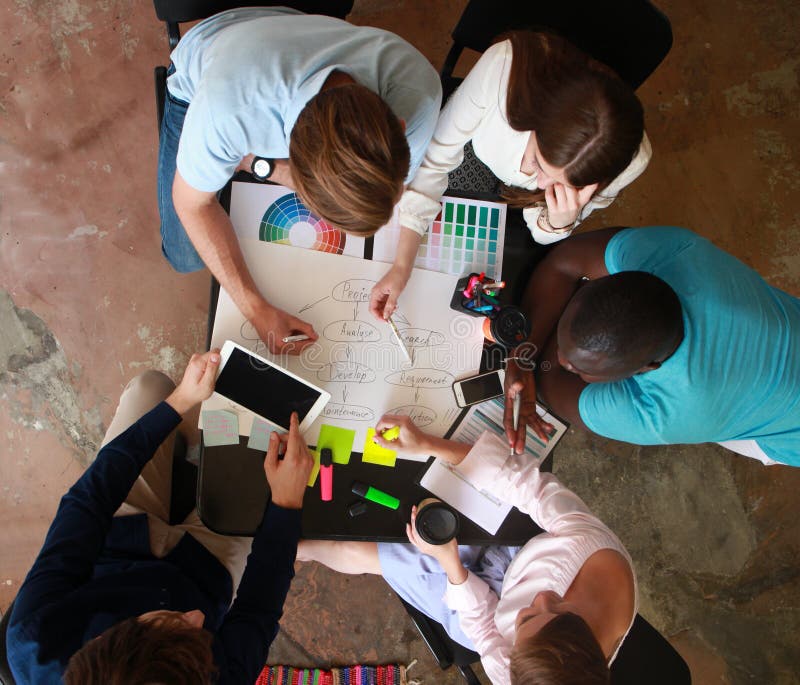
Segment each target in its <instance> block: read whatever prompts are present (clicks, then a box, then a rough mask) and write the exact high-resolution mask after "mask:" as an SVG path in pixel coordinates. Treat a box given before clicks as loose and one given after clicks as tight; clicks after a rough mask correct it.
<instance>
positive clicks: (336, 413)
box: [204, 239, 483, 451]
mask: <svg viewBox="0 0 800 685" xmlns="http://www.w3.org/2000/svg"><path fill="white" fill-rule="evenodd" d="M240 244H241V246H242V251H243V254H244V256H245V260H246V262H247V265H248V267H249V269H250V272H251V274H252V275H253V278H254V279H255V281H256V285H257V286H258V288H259V290H260V291H261V292H262V294H263V295H264V296H265V297H266V299H267V300H268V301H269V302H270V303H272V304H273V305H275V306H277V307H280V308H282V309H284V310H286V311H288V312H289V313H291V314H294V315H296V316H298V317H299V318H301V319H303V320H304V321H307V322H309V323H311V324H312V325H313V326H314V329H315V330H316V332H317V334H318V335H319V340H318V342H317V343H316V344H314V345H312V346H310V347H308V348H307V349H306V350H305V351H304V352H303V354H302V355H300V356H299V357H293V356H288V355H283V356H280V357H276V356H272V355H270V354H269V352H268V350H267V346H266V344H265V343H264V342H263V341H261V340H260V339H259V337H258V334H257V333H256V331H255V328H254V327H253V325H252V324H251V323H250V322H249V321H247V320H246V319H245V318H244V316H243V315H242V314H241V313H240V312H239V311H238V309H237V308H236V306H235V305H234V304H233V302H232V300H231V299H230V297H229V296H228V295H227V293H225V292H224V291H221V292H220V298H219V303H218V306H217V312H216V319H215V324H214V332H213V336H212V345H213V346H221V345H222V344H223V343H224V341H225V340H228V339H230V340H234V341H236V342H238V343H239V344H241V345H243V346H245V347H247V348H248V349H250V350H252V351H254V352H256V353H257V354H260V355H262V356H265V357H267V358H270V359H273V360H274V361H276V362H277V363H279V364H280V365H282V366H285V367H286V368H288V369H289V370H290V371H292V372H294V373H296V374H298V375H299V376H301V377H302V378H304V379H306V380H308V381H309V382H311V383H314V384H315V385H318V386H320V387H322V388H324V389H325V390H327V391H328V392H329V393H330V394H331V401H330V402H329V403H328V404H327V405H326V407H325V408H324V409H323V411H322V414H321V415H320V417H319V418H318V419H317V420H316V421H315V422H314V424H312V426H311V427H310V428H309V430H308V432H307V433H306V439H307V441H308V442H309V444H315V443H316V439H317V437H318V435H319V430H320V428H321V426H322V425H324V424H328V425H333V426H338V427H341V428H348V429H351V430H355V431H356V436H355V442H354V449H355V450H357V451H361V447H362V446H363V444H364V440H365V439H366V433H367V429H368V428H370V427H374V425H375V423H376V422H377V420H378V419H379V418H380V417H381V416H382V415H383V414H384V413H387V412H388V413H394V414H404V415H407V416H410V417H411V418H412V420H413V421H414V422H415V424H416V425H417V426H419V427H420V428H423V429H424V430H426V431H427V432H430V433H433V434H437V435H444V433H445V432H446V431H447V429H448V428H449V427H450V426H451V425H452V423H453V421H454V420H455V419H456V417H457V416H458V414H459V412H460V409H459V407H458V406H457V405H456V403H455V398H454V396H453V392H452V389H451V386H452V384H453V381H455V380H457V379H459V378H463V377H465V376H468V375H471V374H474V373H476V372H477V370H478V367H479V365H480V355H481V348H482V345H483V334H482V332H481V328H480V320H479V319H477V318H474V317H468V316H466V315H464V314H460V313H458V312H455V311H453V310H452V309H450V306H449V304H450V297H451V295H452V292H453V288H454V287H455V284H456V281H457V277H455V276H450V275H447V274H440V273H435V272H431V271H424V270H421V269H415V270H414V272H413V274H412V276H411V279H410V280H409V283H408V285H407V286H406V289H405V291H404V292H403V294H402V296H401V297H400V303H399V304H400V309H399V311H398V312H397V313H396V314H395V315H394V316H393V320H394V321H395V323H396V325H397V327H398V329H399V331H400V335H401V337H402V338H403V340H404V341H405V343H406V346H407V347H408V349H409V352H410V353H411V363H409V362H408V360H407V359H406V358H405V356H404V355H403V353H402V351H401V350H400V347H399V345H398V344H397V342H396V340H395V339H394V336H393V334H392V332H391V329H390V327H389V325H388V324H387V323H384V322H382V321H379V320H378V319H376V318H375V317H374V316H373V315H372V314H371V313H370V311H369V297H370V293H371V291H372V287H373V286H374V285H375V283H376V282H377V281H378V280H379V279H380V278H381V277H382V276H383V275H384V274H385V272H386V270H387V265H386V264H382V263H377V262H371V261H368V260H363V259H358V258H353V257H347V256H343V255H332V254H325V253H322V252H316V251H313V250H304V249H301V248H297V247H290V246H285V245H278V244H275V243H265V242H260V241H257V240H243V239H240ZM265 392H269V389H268V388H265ZM225 403H226V401H225V400H224V398H220V397H219V396H216V395H215V396H213V397H212V400H209V401H208V403H207V404H208V406H206V407H204V408H209V409H218V408H221V409H230V406H226V404H225ZM250 423H251V420H250V419H249V418H248V417H247V416H241V415H240V418H239V426H240V432H241V433H242V434H244V435H247V434H248V433H249V428H250Z"/></svg>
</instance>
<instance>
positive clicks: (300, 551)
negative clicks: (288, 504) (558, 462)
mask: <svg viewBox="0 0 800 685" xmlns="http://www.w3.org/2000/svg"><path fill="white" fill-rule="evenodd" d="M390 426H399V427H400V435H399V437H398V438H397V440H395V441H392V442H391V443H387V442H386V441H385V440H384V439H383V438H381V437H380V433H381V431H382V430H385V429H386V428H389V427H390ZM375 441H376V442H378V443H379V444H381V445H382V446H385V447H391V449H394V450H397V451H399V452H400V453H408V454H414V455H419V454H426V455H433V456H435V457H436V458H437V459H441V460H443V461H445V462H447V463H449V464H454V465H458V466H459V469H460V470H461V471H462V472H468V473H469V478H470V480H471V481H472V482H473V483H477V484H478V485H479V486H480V487H481V488H482V489H484V490H485V491H487V492H488V493H490V494H491V495H493V496H494V497H496V498H497V499H499V500H501V501H503V502H508V503H509V504H513V505H514V506H516V507H517V508H518V509H519V510H520V511H522V512H524V513H527V514H529V515H530V517H531V518H532V519H533V520H534V521H535V522H536V523H537V524H538V525H539V526H540V527H541V528H542V529H543V530H544V532H542V533H541V534H539V535H537V536H535V537H534V538H532V539H531V540H529V541H528V542H527V543H526V544H525V545H524V546H523V547H521V548H520V547H503V546H498V545H494V546H490V547H472V546H463V545H458V543H457V541H456V540H455V539H454V540H451V541H450V542H448V543H446V544H443V545H432V544H429V543H427V542H425V541H424V540H423V539H422V538H421V537H420V535H419V534H418V533H417V531H416V528H415V519H416V507H414V508H413V509H412V513H411V522H410V523H409V524H408V525H407V528H406V532H407V535H408V538H409V541H410V543H411V544H408V545H403V544H397V543H375V542H337V541H327V540H301V541H300V543H299V545H298V548H297V559H298V561H304V562H306V561H318V562H320V563H322V564H325V565H326V566H328V567H330V568H332V569H334V570H336V571H339V572H341V573H374V574H379V575H382V576H383V577H384V579H385V580H386V581H387V582H388V583H389V585H390V586H391V587H392V589H393V590H394V591H395V592H397V594H399V595H400V596H401V597H402V598H403V599H404V600H405V601H406V602H408V603H410V604H412V605H414V606H415V607H416V608H417V609H419V610H420V611H422V612H423V613H425V614H426V615H428V616H429V617H431V618H433V619H434V620H436V621H438V622H439V623H441V624H442V626H443V627H444V629H445V630H446V631H447V633H448V635H450V637H451V638H452V639H453V640H455V641H456V642H458V643H460V644H462V645H464V646H465V647H467V648H469V649H473V650H475V651H476V652H478V654H480V657H481V663H482V664H483V668H484V670H485V672H486V674H487V675H488V676H489V678H490V680H491V681H492V683H494V685H507V684H508V683H512V684H513V685H546V684H548V683H553V684H554V685H555V684H556V683H558V685H601V684H605V683H608V682H609V678H610V675H609V673H610V672H609V665H610V664H611V662H612V661H613V660H614V658H615V656H616V655H617V653H618V651H619V648H620V645H621V644H622V642H623V640H624V639H625V637H626V636H627V634H628V631H629V630H630V628H631V626H632V625H633V620H634V618H635V616H636V612H637V606H638V596H637V586H636V577H635V575H634V571H633V563H632V561H631V558H630V555H629V554H628V552H627V551H626V550H625V547H624V546H623V545H622V543H621V542H620V541H619V539H618V538H617V536H616V535H614V533H612V532H611V530H609V529H608V527H606V526H605V525H604V524H603V523H602V522H601V521H599V520H598V519H597V518H596V517H595V516H593V515H592V513H591V512H590V511H589V509H588V508H587V507H586V505H585V504H584V503H583V501H581V499H580V498H579V497H578V496H577V495H575V494H574V493H572V492H570V491H569V490H568V489H567V488H565V487H564V486H563V485H562V484H561V483H560V482H559V481H558V479H557V478H556V477H555V476H553V475H552V474H551V473H543V472H541V471H540V470H539V463H538V462H537V461H536V460H532V459H529V458H528V457H527V456H525V455H519V454H514V455H512V456H510V457H509V451H508V444H507V443H506V441H505V440H504V439H503V438H502V437H500V436H497V435H495V434H493V433H491V432H488V431H487V432H485V433H484V434H483V435H482V436H481V437H480V438H479V439H478V441H477V442H476V443H475V444H474V445H468V444H464V443H460V442H455V441H453V440H446V439H444V438H437V437H434V436H432V435H426V434H425V433H423V432H422V431H420V430H419V429H418V428H417V427H416V426H415V425H414V423H413V422H412V420H411V419H410V418H409V417H407V416H391V415H386V416H384V417H383V418H382V419H381V420H380V421H379V422H378V425H377V426H376V437H375Z"/></svg>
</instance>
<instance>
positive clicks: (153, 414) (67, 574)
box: [6, 350, 314, 685]
mask: <svg viewBox="0 0 800 685" xmlns="http://www.w3.org/2000/svg"><path fill="white" fill-rule="evenodd" d="M219 363H220V356H219V350H211V351H210V352H206V353H205V354H196V355H193V356H192V358H191V360H190V361H189V364H188V366H187V367H186V371H185V373H184V375H183V379H182V380H181V382H180V383H179V384H178V386H177V387H176V386H175V384H174V383H173V382H172V381H171V380H170V379H169V378H167V376H165V375H164V374H162V373H160V372H158V371H146V372H144V373H143V374H140V375H139V376H137V377H136V378H134V379H133V380H132V381H131V382H130V383H129V384H128V386H127V387H126V388H125V390H124V392H123V393H122V397H120V401H119V406H118V408H117V412H116V414H115V415H114V418H113V420H112V421H111V425H109V427H108V432H107V433H106V436H105V438H104V440H103V445H102V447H101V448H100V452H99V453H98V454H97V458H96V459H95V460H94V462H93V463H92V465H91V466H89V468H88V469H87V470H86V472H85V473H84V474H83V475H82V476H81V477H80V478H79V479H78V481H77V482H76V483H75V484H74V485H73V486H72V487H71V488H70V489H69V491H68V492H67V493H66V494H65V495H64V497H63V498H62V500H61V503H60V505H59V507H58V511H57V512H56V516H55V519H54V520H53V523H52V524H51V525H50V530H49V531H48V532H47V537H46V538H45V541H44V544H43V545H42V549H41V551H40V552H39V555H38V557H37V558H36V561H35V562H34V564H33V567H32V568H31V570H30V572H29V573H28V575H27V577H26V578H25V581H24V582H23V584H22V587H21V588H20V590H19V593H18V594H17V598H16V600H15V601H14V608H13V611H12V613H11V617H10V621H9V625H8V633H7V636H6V647H7V650H8V651H7V654H8V662H9V664H10V666H11V671H12V673H13V675H14V679H15V681H16V683H18V685H27V684H31V685H34V684H35V685H50V684H53V685H55V684H56V683H64V684H65V685H109V684H114V683H170V685H211V683H216V684H218V685H222V684H223V683H227V684H230V685H252V683H254V682H255V680H256V678H257V677H258V674H259V673H260V672H261V669H262V668H263V666H264V663H265V661H266V657H267V653H268V651H269V645H270V643H271V642H272V640H273V639H274V638H275V635H276V634H277V632H278V621H279V619H280V617H281V614H282V611H283V603H284V600H285V599H286V594H287V593H288V591H289V585H290V583H291V580H292V577H293V576H294V559H295V552H296V549H297V540H298V539H299V537H300V515H301V514H300V509H301V507H302V505H303V495H304V494H305V490H306V481H307V480H308V476H309V474H310V472H311V468H312V466H313V463H314V461H313V459H312V457H311V455H310V454H309V452H308V448H307V447H306V444H305V441H304V440H303V438H302V436H301V435H300V431H299V425H298V421H297V414H292V419H291V425H290V430H289V433H288V435H284V436H278V434H277V433H272V435H271V436H270V441H269V448H268V451H267V454H266V457H265V459H264V471H265V473H266V477H267V482H268V483H269V485H270V489H271V493H272V496H271V501H270V503H269V504H268V505H267V507H266V509H265V511H264V517H263V519H262V521H261V525H260V526H259V528H258V530H257V531H256V534H255V537H254V538H243V537H232V536H226V535H219V534H217V533H214V532H212V531H210V530H208V528H206V527H205V526H204V525H203V524H202V522H201V521H200V519H199V516H198V514H197V510H194V511H193V512H191V513H190V514H189V516H188V517H187V518H186V519H185V520H184V521H183V522H182V523H179V524H176V525H171V524H170V523H169V517H170V489H171V488H170V481H171V473H172V463H171V460H172V450H173V442H174V439H175V437H174V436H175V432H176V428H178V426H179V424H180V423H181V420H182V417H183V416H185V415H187V414H189V413H190V412H192V409H193V408H194V407H196V406H197V404H199V403H200V402H202V401H203V400H204V399H207V398H208V397H209V396H210V395H211V393H212V392H213V391H214V383H215V379H216V376H217V370H218V369H219ZM280 451H283V452H284V455H283V458H282V459H281V458H279V452H280ZM234 594H235V595H236V598H235V599H234Z"/></svg>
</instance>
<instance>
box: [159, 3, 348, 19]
mask: <svg viewBox="0 0 800 685" xmlns="http://www.w3.org/2000/svg"><path fill="white" fill-rule="evenodd" d="M153 4H154V5H155V8H156V16H157V17H158V18H159V19H161V21H170V22H176V23H181V22H184V21H196V20H197V19H205V18H206V17H210V16H211V15H212V14H217V13H219V12H224V11H225V10H230V9H234V8H236V7H265V6H269V5H276V6H281V7H293V8H294V9H298V10H300V11H301V12H305V13H306V14H325V15H327V16H329V17H339V18H340V19H344V18H345V17H346V16H347V14H348V13H349V12H350V10H351V9H353V0H296V1H295V2H292V1H291V0H286V1H285V2H264V0H153Z"/></svg>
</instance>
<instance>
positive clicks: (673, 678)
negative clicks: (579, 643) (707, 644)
mask: <svg viewBox="0 0 800 685" xmlns="http://www.w3.org/2000/svg"><path fill="white" fill-rule="evenodd" d="M400 601H401V602H402V603H403V606H404V607H405V609H406V611H407V612H408V615H409V616H410V617H411V620H412V621H414V625H416V626H417V630H419V632H420V634H421V635H422V639H423V640H424V641H425V644H426V645H428V649H430V650H431V652H432V653H433V656H434V658H435V659H436V661H437V663H438V664H439V667H440V668H441V669H442V670H444V669H446V668H449V667H450V666H453V665H455V666H456V668H458V670H459V671H460V672H461V675H462V676H463V677H464V680H465V681H466V682H467V683H468V685H479V684H480V680H478V677H477V676H476V675H475V672H474V671H473V670H472V666H471V664H474V663H476V662H477V661H479V660H480V657H479V656H478V654H477V653H476V652H473V651H472V650H470V649H467V648H466V647H464V646H463V645H460V644H458V643H457V642H454V641H453V640H451V639H450V636H449V635H448V634H447V633H446V632H445V630H444V628H443V627H442V625H441V624H440V623H438V622H437V621H434V620H433V619H431V618H429V617H428V616H426V615H425V614H423V613H422V612H421V611H419V610H418V609H416V608H415V607H413V606H411V605H410V604H408V602H406V601H405V600H403V599H401V600H400ZM611 683H612V685H643V684H644V683H646V684H647V685H691V683H692V676H691V673H690V671H689V667H688V666H687V665H686V662H685V661H684V660H683V658H682V657H681V655H680V654H678V652H677V651H675V648H674V647H673V646H672V645H671V644H670V643H669V642H667V640H666V639H665V638H664V636H663V635H661V633H659V632H658V631H657V630H656V629H655V628H653V626H651V625H650V624H649V623H648V622H647V621H645V620H644V619H643V618H642V617H641V615H639V614H637V615H636V619H635V620H634V622H633V626H632V627H631V631H630V633H628V637H627V638H626V639H625V642H623V643H622V648H621V649H620V650H619V654H617V658H616V659H615V660H614V663H613V664H612V665H611Z"/></svg>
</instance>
